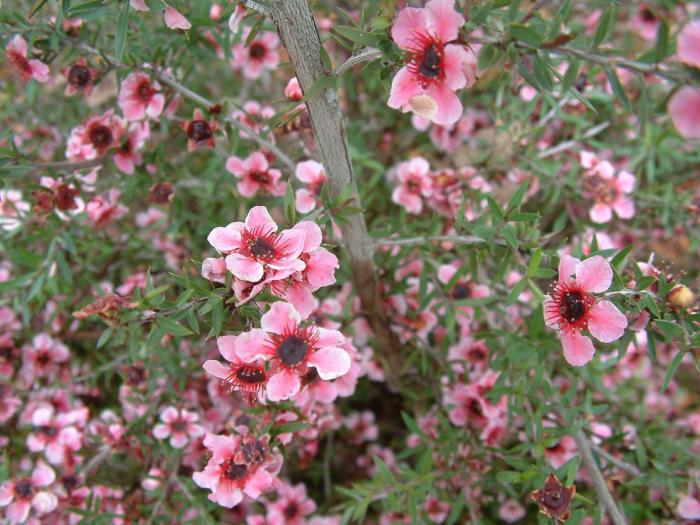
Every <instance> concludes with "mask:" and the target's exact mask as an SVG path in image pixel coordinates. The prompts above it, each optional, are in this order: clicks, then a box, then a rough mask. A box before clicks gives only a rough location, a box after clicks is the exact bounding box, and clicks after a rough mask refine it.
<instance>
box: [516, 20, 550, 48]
mask: <svg viewBox="0 0 700 525" xmlns="http://www.w3.org/2000/svg"><path fill="white" fill-rule="evenodd" d="M509 33H510V34H511V36H512V37H513V38H515V39H516V40H518V41H520V42H523V43H524V44H527V45H528V46H530V47H534V48H539V47H540V46H541V45H542V42H543V41H544V36H543V35H541V34H540V33H539V32H538V31H535V30H534V29H532V28H531V27H529V26H526V25H523V24H511V25H510V28H509Z"/></svg>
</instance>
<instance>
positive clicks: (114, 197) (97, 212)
mask: <svg viewBox="0 0 700 525" xmlns="http://www.w3.org/2000/svg"><path fill="white" fill-rule="evenodd" d="M119 195H120V192H119V190H114V189H113V190H110V191H109V194H108V196H107V197H103V196H102V195H97V196H96V197H95V198H94V199H92V200H91V201H90V202H88V203H87V206H86V208H85V209H86V211H87V216H88V220H89V221H90V223H91V224H92V225H93V226H103V225H104V224H106V223H108V222H110V221H114V220H117V219H120V218H121V217H123V216H124V215H125V214H126V212H127V211H129V210H128V208H127V207H126V206H124V205H122V204H119Z"/></svg>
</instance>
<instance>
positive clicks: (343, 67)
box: [333, 47, 382, 75]
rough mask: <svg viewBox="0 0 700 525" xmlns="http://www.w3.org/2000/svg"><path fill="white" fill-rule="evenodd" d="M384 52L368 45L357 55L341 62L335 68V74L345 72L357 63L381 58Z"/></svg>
mask: <svg viewBox="0 0 700 525" xmlns="http://www.w3.org/2000/svg"><path fill="white" fill-rule="evenodd" d="M381 56H382V52H381V51H380V50H379V49H375V48H373V47H368V48H367V49H363V50H362V51H360V52H359V53H357V54H356V55H352V56H351V57H350V58H348V59H347V60H346V61H345V62H343V63H342V64H340V65H339V66H338V67H336V68H335V69H334V70H333V74H334V75H341V74H343V73H345V72H346V71H347V70H348V69H351V68H352V67H354V66H356V65H357V64H361V63H362V62H369V61H372V60H376V59H378V58H381Z"/></svg>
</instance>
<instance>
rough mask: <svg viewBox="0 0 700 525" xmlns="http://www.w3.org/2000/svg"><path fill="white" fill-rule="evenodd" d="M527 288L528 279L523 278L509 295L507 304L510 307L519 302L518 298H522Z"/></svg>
mask: <svg viewBox="0 0 700 525" xmlns="http://www.w3.org/2000/svg"><path fill="white" fill-rule="evenodd" d="M526 286H527V277H523V278H522V279H520V280H519V281H518V282H517V283H515V286H513V289H512V290H511V291H510V293H509V294H508V299H507V300H506V304H507V305H508V306H510V305H511V304H515V301H517V300H518V297H520V294H521V293H523V290H524V289H525V287H526Z"/></svg>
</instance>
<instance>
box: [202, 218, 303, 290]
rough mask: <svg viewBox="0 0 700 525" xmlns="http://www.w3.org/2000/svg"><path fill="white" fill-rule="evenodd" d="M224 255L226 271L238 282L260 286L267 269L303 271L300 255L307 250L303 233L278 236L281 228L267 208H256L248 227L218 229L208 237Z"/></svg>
mask: <svg viewBox="0 0 700 525" xmlns="http://www.w3.org/2000/svg"><path fill="white" fill-rule="evenodd" d="M207 240H208V241H209V244H211V245H212V246H213V247H214V248H216V250H218V251H219V252H220V253H223V254H226V255H227V256H226V267H227V268H228V270H229V271H230V272H231V273H232V274H233V275H234V276H235V277H236V278H238V279H242V280H244V281H250V282H253V283H255V282H258V281H259V280H260V279H262V277H263V274H264V272H265V269H267V268H270V269H273V270H286V269H292V270H295V271H299V270H303V269H304V266H305V265H304V263H303V262H302V261H301V260H300V259H299V254H301V251H302V250H303V248H304V232H303V231H302V230H284V231H282V232H280V233H277V224H276V223H275V221H273V220H272V217H270V214H269V213H268V211H267V209H266V208H265V207H264V206H255V207H253V208H252V209H251V210H250V212H248V216H247V217H246V220H245V223H243V222H232V223H231V224H229V225H228V226H226V227H225V228H222V227H218V228H214V229H213V230H212V231H211V233H210V234H209V236H208V237H207Z"/></svg>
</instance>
